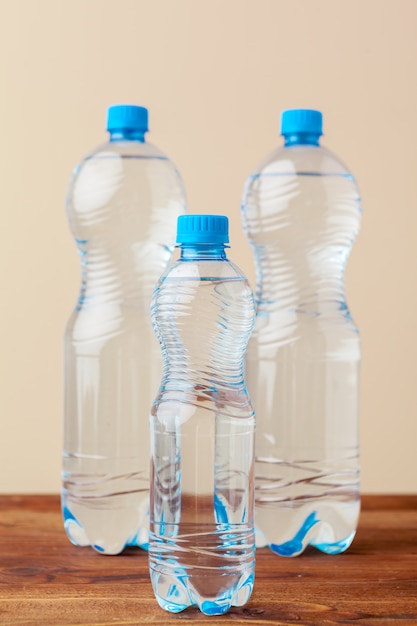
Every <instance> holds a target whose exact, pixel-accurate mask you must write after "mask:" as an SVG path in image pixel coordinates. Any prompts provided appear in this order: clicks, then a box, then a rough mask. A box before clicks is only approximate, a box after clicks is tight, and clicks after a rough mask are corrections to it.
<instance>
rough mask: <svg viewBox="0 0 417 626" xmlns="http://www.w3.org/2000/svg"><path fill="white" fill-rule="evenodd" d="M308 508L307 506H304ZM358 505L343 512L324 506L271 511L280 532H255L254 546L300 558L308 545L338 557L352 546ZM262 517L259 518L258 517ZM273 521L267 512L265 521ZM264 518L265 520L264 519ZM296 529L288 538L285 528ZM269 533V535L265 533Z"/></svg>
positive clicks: (356, 503)
mask: <svg viewBox="0 0 417 626" xmlns="http://www.w3.org/2000/svg"><path fill="white" fill-rule="evenodd" d="M306 508H307V507H306ZM359 509H360V502H359V501H357V502H355V503H354V506H352V505H350V506H349V507H346V508H345V510H344V509H343V508H342V507H336V506H334V507H326V508H324V507H323V508H322V510H320V507H319V509H318V510H313V511H311V509H310V512H308V510H307V511H306V510H305V509H304V516H303V517H301V516H302V515H303V510H302V509H299V510H298V511H296V510H291V509H286V510H281V509H277V510H275V511H274V516H273V517H274V519H277V520H280V522H281V531H278V530H277V528H275V530H274V531H272V530H271V528H269V529H266V532H262V530H260V529H259V528H258V529H257V530H256V545H257V547H258V548H259V547H265V546H268V547H269V548H270V549H271V550H272V551H273V552H274V553H275V554H278V555H279V556H286V557H294V556H298V555H300V554H301V553H302V552H304V550H305V549H306V548H307V546H312V547H314V548H316V549H317V550H320V551H321V552H324V553H325V554H340V553H342V552H345V551H346V550H347V549H348V548H349V546H350V545H351V543H352V541H353V539H354V537H355V534H356V527H357V522H358V517H359ZM259 517H261V516H259ZM271 518H272V516H271V511H269V514H268V516H266V519H268V520H270V519H271ZM264 519H265V518H264ZM289 528H296V529H297V530H296V531H295V532H294V533H293V535H292V536H291V535H290V538H288V535H289V533H288V529H289ZM268 530H269V531H270V532H268Z"/></svg>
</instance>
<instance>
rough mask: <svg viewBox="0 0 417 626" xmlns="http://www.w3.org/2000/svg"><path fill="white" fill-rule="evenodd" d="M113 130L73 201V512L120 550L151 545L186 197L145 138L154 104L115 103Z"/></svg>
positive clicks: (68, 427)
mask: <svg viewBox="0 0 417 626" xmlns="http://www.w3.org/2000/svg"><path fill="white" fill-rule="evenodd" d="M107 128H108V131H109V134H110V137H109V140H108V141H107V142H106V143H104V144H102V145H100V146H99V147H98V148H96V149H95V150H93V151H92V152H91V153H90V154H88V155H87V156H86V157H85V158H84V159H83V160H82V161H81V162H80V163H79V165H77V167H76V168H75V171H74V173H73V176H72V178H71V181H70V184H69V189H68V195H67V215H68V220H69V225H70V228H71V232H72V234H73V236H74V239H75V242H76V245H77V248H78V252H79V254H80V260H81V291H80V295H79V299H78V303H77V305H76V307H75V310H74V311H73V313H72V315H71V317H70V319H69V322H68V325H67V328H66V332H65V345H64V350H65V419H64V445H63V485H62V509H63V516H64V522H65V529H66V532H67V535H68V537H69V539H70V540H71V541H72V542H73V543H75V544H78V545H81V546H86V545H90V546H92V547H93V548H95V549H96V550H98V551H99V552H103V553H106V554H117V553H119V552H121V551H122V550H123V548H124V547H125V546H127V545H138V546H141V547H142V548H146V547H147V544H148V528H149V515H148V511H149V443H148V441H149V436H148V416H149V406H150V404H151V403H152V401H153V399H154V397H155V394H156V392H157V389H158V386H159V382H160V376H161V371H162V359H161V356H160V349H159V345H158V342H157V340H156V339H155V336H154V333H153V329H152V325H151V322H150V314H149V306H150V300H151V296H152V291H153V288H154V286H155V284H156V282H157V280H158V278H159V276H160V275H161V272H163V270H164V269H165V267H166V266H167V265H168V263H169V261H170V259H171V254H172V251H173V248H174V244H175V231H176V220H177V217H178V215H179V214H181V213H183V212H184V210H185V198H184V190H183V185H182V182H181V179H180V176H179V174H178V172H177V170H176V168H175V166H174V165H173V164H172V162H171V161H170V160H169V159H168V158H167V157H166V156H165V155H164V154H162V152H160V151H159V150H158V149H157V148H155V147H154V146H153V145H151V144H149V143H147V142H146V141H145V133H146V132H147V130H148V112H147V110H146V109H145V108H143V107H138V106H128V105H126V106H124V105H123V106H122V105H120V106H112V107H110V108H109V109H108V119H107Z"/></svg>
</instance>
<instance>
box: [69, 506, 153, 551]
mask: <svg viewBox="0 0 417 626" xmlns="http://www.w3.org/2000/svg"><path fill="white" fill-rule="evenodd" d="M121 513H122V512H120V514H121ZM103 514H104V516H103ZM62 515H63V518H64V529H65V532H66V535H67V537H68V539H69V541H70V542H71V543H72V544H73V545H75V546H79V547H88V546H90V547H91V548H93V549H94V550H95V551H96V552H98V553H99V554H106V555H116V554H120V553H121V552H123V550H124V549H125V548H127V547H138V548H141V549H143V550H146V551H147V550H148V546H149V529H148V527H147V525H146V524H142V525H141V526H140V528H139V530H136V531H134V532H129V531H127V529H125V528H123V526H124V524H123V523H122V522H123V520H120V522H121V523H119V524H113V525H112V526H110V525H108V524H106V519H108V518H110V517H111V515H114V511H113V510H109V511H107V512H106V510H104V509H103V510H101V511H100V514H98V511H84V518H85V519H86V521H88V522H89V527H86V525H85V524H83V523H82V522H81V521H80V519H79V518H78V517H77V516H76V515H74V513H73V512H72V511H71V510H70V508H69V507H68V506H66V505H65V504H63V505H62ZM126 517H129V513H127V515H126ZM90 518H91V519H90ZM120 531H122V532H120Z"/></svg>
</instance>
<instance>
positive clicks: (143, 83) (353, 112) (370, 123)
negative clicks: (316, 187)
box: [0, 0, 417, 493]
mask: <svg viewBox="0 0 417 626" xmlns="http://www.w3.org/2000/svg"><path fill="white" fill-rule="evenodd" d="M0 57H1V58H0V62H1V66H0V86H1V97H0V123H1V142H0V216H1V218H0V219H1V223H0V258H1V262H0V285H1V309H0V320H1V324H0V368H1V372H0V381H1V384H0V420H1V421H0V424H1V430H0V463H1V473H0V492H17V493H24V492H27V493H30V492H57V491H58V490H59V488H60V463H61V462H60V455H61V435H62V396H63V393H62V335H63V330H64V326H65V323H66V320H67V318H68V316H69V314H70V312H71V310H72V308H73V306H74V304H75V301H76V298H77V293H78V287H79V263H78V255H77V253H76V249H75V245H74V243H73V241H72V239H71V236H70V234H69V230H68V227H67V223H66V217H65V211H64V199H65V192H66V185H67V181H68V178H69V175H70V173H71V170H72V168H73V167H74V165H75V164H76V163H77V161H78V160H79V159H80V158H81V157H82V156H83V155H84V154H85V153H86V152H87V151H89V150H90V149H91V148H93V147H94V146H95V145H97V144H98V143H100V142H102V141H103V140H104V139H105V137H106V135H105V114H106V108H107V106H108V105H109V104H112V103H119V102H131V103H137V104H142V105H145V106H147V107H148V108H149V111H150V128H151V133H150V134H149V135H148V139H149V141H151V142H152V143H155V144H156V145H157V146H159V147H160V148H161V149H162V150H163V151H164V152H166V153H167V154H168V155H169V156H170V157H171V158H172V159H173V160H174V161H175V163H176V165H177V166H178V168H179V170H180V172H181V174H182V176H183V179H184V182H185V186H186V189H187V196H188V201H189V210H190V212H194V213H196V212H215V213H227V214H228V215H229V217H230V220H231V242H232V249H231V253H230V256H231V258H232V259H233V260H234V261H235V262H236V263H238V264H239V265H240V266H241V267H242V269H243V270H244V271H246V273H247V274H248V276H249V277H250V279H251V280H252V281H253V278H254V269H253V261H252V254H251V250H250V248H249V245H248V244H247V242H246V239H245V237H244V234H243V232H242V229H241V224H240V215H239V205H240V198H241V192H242V188H243V184H244V181H245V178H246V177H247V176H248V174H249V173H250V172H251V170H252V169H253V168H254V167H255V165H256V164H257V162H258V161H259V160H260V159H261V158H262V157H263V156H264V155H265V154H267V153H268V152H269V151H271V150H272V149H273V148H274V147H275V146H276V145H278V144H279V143H280V141H281V140H280V137H279V116H280V112H281V110H282V109H284V108H288V107H313V108H314V107H315V108H319V109H321V110H322V111H323V113H324V127H325V137H324V139H323V143H324V144H325V145H326V146H327V147H329V148H330V149H332V150H333V151H334V152H336V153H337V154H338V155H339V156H340V157H341V158H342V160H343V161H344V162H345V163H346V164H347V165H348V167H349V168H350V169H351V170H352V171H353V173H354V174H355V176H356V178H357V181H358V184H359V187H360V190H361V195H362V199H363V222H362V228H361V233H360V236H359V238H358V240H357V242H356V245H355V247H354V249H353V252H352V255H351V257H350V260H349V264H348V269H347V274H346V290H347V297H348V303H349V305H350V308H351V310H352V313H353V316H354V318H355V320H356V323H357V325H358V326H359V328H360V331H361V336H362V350H363V364H362V387H361V410H360V411H361V457H362V489H363V491H364V492H368V493H369V492H397V493H398V492H417V454H416V448H417V419H416V408H417V381H416V353H417V333H416V319H417V310H416V309H417V307H416V304H417V298H416V283H417V281H416V278H417V272H416V266H417V264H416V244H415V242H416V230H417V203H416V181H417V173H416V165H417V159H416V143H417V142H416V138H417V86H416V85H417V74H416V67H417V2H416V0H349V2H346V1H345V0H292V1H291V2H289V1H288V0H0Z"/></svg>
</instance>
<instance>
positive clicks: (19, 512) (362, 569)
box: [0, 496, 417, 626]
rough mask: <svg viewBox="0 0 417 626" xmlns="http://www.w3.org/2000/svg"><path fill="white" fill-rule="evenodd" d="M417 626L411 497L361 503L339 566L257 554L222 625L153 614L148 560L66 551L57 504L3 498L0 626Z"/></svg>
mask: <svg viewBox="0 0 417 626" xmlns="http://www.w3.org/2000/svg"><path fill="white" fill-rule="evenodd" d="M181 620H184V621H186V622H187V621H188V622H190V621H191V622H192V621H196V622H207V623H208V622H210V624H212V625H213V626H214V625H222V626H226V625H227V624H233V625H234V626H235V625H237V624H247V625H250V624H268V625H270V624H366V625H367V626H374V625H379V624H382V625H384V624H399V625H401V626H405V625H406V624H407V625H408V624H413V625H417V496H365V497H364V498H363V506H362V514H361V520H360V525H359V529H358V533H357V536H356V538H355V540H354V542H353V544H352V546H351V548H350V549H349V550H348V551H347V552H346V553H345V554H341V555H338V556H327V555H324V554H321V553H319V552H317V551H315V550H312V549H311V550H308V551H307V552H306V553H305V554H304V555H302V556H300V557H297V558H294V559H288V558H284V557H278V556H275V555H274V554H272V552H270V551H269V550H268V549H262V550H258V553H257V572H256V583H255V589H254V592H253V595H252V599H251V600H250V602H249V603H248V604H247V605H246V607H243V608H239V609H236V608H234V609H232V610H231V611H230V612H229V613H228V614H227V615H225V616H221V617H207V616H205V615H202V614H201V613H200V612H199V611H197V610H195V609H188V610H187V611H184V612H183V613H179V614H177V615H172V614H169V613H165V611H162V609H160V608H159V607H158V605H157V604H156V602H155V600H154V598H153V595H152V589H151V586H150V582H149V577H148V571H147V555H146V553H145V552H142V551H141V550H139V549H137V550H135V549H129V550H127V551H126V552H125V553H124V554H123V555H120V556H113V557H109V556H102V555H99V554H97V553H95V552H94V551H93V550H91V549H90V548H76V547H74V546H72V545H71V544H70V543H69V542H68V540H67V538H66V536H65V534H64V531H63V527H62V521H61V514H60V507H59V499H58V497H57V496H0V624H2V625H9V624H19V625H23V624H24V625H28V626H29V625H30V626H37V625H42V626H49V625H54V626H61V625H62V626H63V625H69V624H84V625H86V624H100V625H102V626H103V625H109V624H130V625H132V624H159V625H161V626H172V625H174V624H176V625H177V626H178V623H179V621H181Z"/></svg>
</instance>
